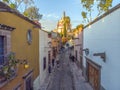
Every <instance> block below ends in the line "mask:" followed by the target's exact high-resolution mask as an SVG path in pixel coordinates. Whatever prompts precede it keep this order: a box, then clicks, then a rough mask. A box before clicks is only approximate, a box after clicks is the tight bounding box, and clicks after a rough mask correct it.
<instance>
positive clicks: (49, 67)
mask: <svg viewBox="0 0 120 90" xmlns="http://www.w3.org/2000/svg"><path fill="white" fill-rule="evenodd" d="M48 72H49V73H51V66H50V64H49V66H48Z"/></svg>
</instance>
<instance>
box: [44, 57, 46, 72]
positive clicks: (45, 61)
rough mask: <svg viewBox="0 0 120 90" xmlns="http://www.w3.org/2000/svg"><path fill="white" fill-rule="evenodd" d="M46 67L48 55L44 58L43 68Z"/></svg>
mask: <svg viewBox="0 0 120 90" xmlns="http://www.w3.org/2000/svg"><path fill="white" fill-rule="evenodd" d="M45 69H46V57H44V58H43V70H45Z"/></svg>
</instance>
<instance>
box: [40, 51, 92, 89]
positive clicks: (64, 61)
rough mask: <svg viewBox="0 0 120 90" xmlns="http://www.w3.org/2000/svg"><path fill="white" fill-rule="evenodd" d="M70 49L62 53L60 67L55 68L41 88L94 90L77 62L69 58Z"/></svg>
mask: <svg viewBox="0 0 120 90" xmlns="http://www.w3.org/2000/svg"><path fill="white" fill-rule="evenodd" d="M70 52H71V51H70V50H68V51H66V52H64V53H62V54H61V55H60V59H59V60H60V64H59V68H55V69H54V71H53V72H52V73H51V75H50V77H48V78H47V79H46V82H45V83H44V85H43V86H42V87H41V89H40V90H93V89H92V87H91V86H90V85H89V83H87V82H86V81H85V79H84V77H83V76H82V71H81V69H80V68H78V67H77V65H76V64H75V62H72V61H70V60H69V54H70Z"/></svg>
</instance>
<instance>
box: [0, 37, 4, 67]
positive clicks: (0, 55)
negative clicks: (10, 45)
mask: <svg viewBox="0 0 120 90" xmlns="http://www.w3.org/2000/svg"><path fill="white" fill-rule="evenodd" d="M3 63H4V37H3V36H0V65H2V64H3Z"/></svg>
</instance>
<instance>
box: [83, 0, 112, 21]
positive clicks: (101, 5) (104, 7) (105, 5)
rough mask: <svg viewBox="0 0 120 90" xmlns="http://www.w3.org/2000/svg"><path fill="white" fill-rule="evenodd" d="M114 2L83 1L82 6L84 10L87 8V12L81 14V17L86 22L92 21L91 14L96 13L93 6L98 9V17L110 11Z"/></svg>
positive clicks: (102, 0) (107, 0)
mask: <svg viewBox="0 0 120 90" xmlns="http://www.w3.org/2000/svg"><path fill="white" fill-rule="evenodd" d="M112 1H113V0H81V4H82V6H83V8H85V11H82V12H81V15H82V17H83V19H84V20H85V22H86V21H87V22H90V21H92V17H91V13H92V11H94V9H93V6H94V8H95V6H96V7H97V10H98V15H97V16H99V15H101V14H102V13H104V12H106V11H108V10H109V8H110V7H111V6H112Z"/></svg>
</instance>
